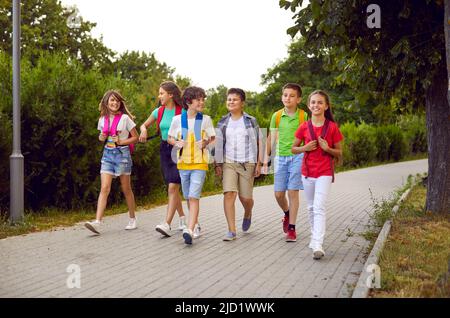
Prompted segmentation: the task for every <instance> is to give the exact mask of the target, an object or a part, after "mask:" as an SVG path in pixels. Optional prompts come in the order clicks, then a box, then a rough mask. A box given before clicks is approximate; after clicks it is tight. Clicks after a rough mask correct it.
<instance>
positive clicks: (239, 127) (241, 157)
mask: <svg viewBox="0 0 450 318" xmlns="http://www.w3.org/2000/svg"><path fill="white" fill-rule="evenodd" d="M226 134H227V135H226V140H227V142H226V144H225V159H226V160H225V161H226V162H240V163H244V162H251V163H256V149H255V147H251V145H250V136H249V129H247V128H246V127H245V122H244V116H242V117H241V118H239V119H238V120H233V118H231V117H230V120H229V121H228V127H227V129H226Z"/></svg>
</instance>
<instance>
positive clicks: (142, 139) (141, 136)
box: [139, 129, 147, 142]
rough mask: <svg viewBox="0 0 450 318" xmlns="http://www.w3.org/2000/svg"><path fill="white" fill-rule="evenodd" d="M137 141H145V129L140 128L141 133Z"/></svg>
mask: <svg viewBox="0 0 450 318" xmlns="http://www.w3.org/2000/svg"><path fill="white" fill-rule="evenodd" d="M139 142H147V129H141V134H140V135H139Z"/></svg>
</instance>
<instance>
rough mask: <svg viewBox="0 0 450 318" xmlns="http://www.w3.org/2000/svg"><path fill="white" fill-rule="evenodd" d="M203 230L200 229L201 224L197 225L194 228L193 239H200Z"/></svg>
mask: <svg viewBox="0 0 450 318" xmlns="http://www.w3.org/2000/svg"><path fill="white" fill-rule="evenodd" d="M201 230H202V228H201V227H200V224H198V223H197V224H195V227H194V233H193V236H192V237H193V238H195V239H196V238H199V237H200V235H201V233H200V231H201Z"/></svg>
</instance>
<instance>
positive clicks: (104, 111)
mask: <svg viewBox="0 0 450 318" xmlns="http://www.w3.org/2000/svg"><path fill="white" fill-rule="evenodd" d="M111 96H114V97H115V98H116V99H117V100H118V101H119V102H120V108H119V111H120V112H122V113H123V114H127V115H128V117H130V118H131V119H134V116H133V115H132V114H131V112H130V111H129V110H128V107H127V105H126V102H125V99H124V98H123V97H122V95H120V93H119V92H118V91H115V90H109V91H107V92H106V93H105V95H103V97H102V100H101V101H100V104H99V105H98V110H99V111H100V117H103V116H107V115H109V109H108V101H109V99H110V97H111Z"/></svg>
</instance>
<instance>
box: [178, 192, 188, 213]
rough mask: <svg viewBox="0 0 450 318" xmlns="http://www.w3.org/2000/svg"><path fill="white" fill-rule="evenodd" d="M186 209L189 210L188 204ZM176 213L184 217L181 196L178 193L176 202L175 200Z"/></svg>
mask: <svg viewBox="0 0 450 318" xmlns="http://www.w3.org/2000/svg"><path fill="white" fill-rule="evenodd" d="M188 208H189V204H188ZM177 212H178V215H179V216H180V217H183V216H184V211H183V203H182V200H181V194H180V193H179V192H178V200H177Z"/></svg>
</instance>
